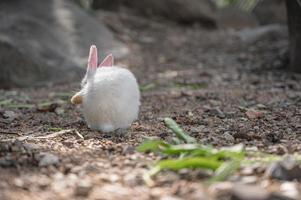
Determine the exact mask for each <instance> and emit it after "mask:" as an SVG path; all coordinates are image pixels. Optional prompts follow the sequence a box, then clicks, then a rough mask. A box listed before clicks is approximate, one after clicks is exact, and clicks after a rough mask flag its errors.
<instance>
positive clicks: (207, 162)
mask: <svg viewBox="0 0 301 200" xmlns="http://www.w3.org/2000/svg"><path fill="white" fill-rule="evenodd" d="M220 165H221V163H220V162H218V161H216V160H212V159H207V158H182V159H176V160H172V159H167V160H161V161H158V162H157V163H156V165H155V167H159V169H160V170H164V169H170V170H180V169H185V168H201V169H210V170H216V169H217V168H218V167H219V166H220Z"/></svg>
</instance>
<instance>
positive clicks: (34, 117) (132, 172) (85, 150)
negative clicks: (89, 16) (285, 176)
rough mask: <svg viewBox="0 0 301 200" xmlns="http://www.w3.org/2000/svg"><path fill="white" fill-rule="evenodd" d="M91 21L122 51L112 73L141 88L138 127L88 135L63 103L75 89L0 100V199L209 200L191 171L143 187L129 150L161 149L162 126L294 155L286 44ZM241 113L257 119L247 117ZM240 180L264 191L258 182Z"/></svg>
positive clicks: (296, 97)
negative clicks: (151, 143) (106, 27)
mask: <svg viewBox="0 0 301 200" xmlns="http://www.w3.org/2000/svg"><path fill="white" fill-rule="evenodd" d="M97 17H100V18H104V19H105V20H106V22H107V23H108V24H110V28H111V29H112V30H113V31H114V32H115V34H116V37H118V38H119V39H120V40H122V41H123V42H125V43H127V44H128V46H129V48H130V49H131V51H132V53H131V54H130V55H129V56H128V57H127V58H125V59H123V60H118V61H117V63H118V64H120V65H126V66H129V68H130V69H131V70H132V71H133V73H134V74H135V75H136V76H137V79H138V81H139V84H140V85H141V88H142V93H141V95H142V98H141V102H142V105H141V111H140V117H139V120H138V121H136V122H135V123H133V125H132V127H131V128H130V130H128V132H127V133H126V134H124V135H120V134H114V133H101V132H97V131H91V130H89V129H88V128H87V126H86V124H85V121H84V119H83V116H82V115H81V111H80V108H78V107H75V106H74V105H71V104H70V101H69V98H70V96H71V95H72V94H73V92H75V91H77V90H78V89H79V82H78V83H73V84H68V85H54V86H53V85H50V86H48V87H41V88H32V89H16V90H13V91H0V98H1V99H0V102H2V105H1V106H0V140H1V142H0V166H1V167H0V180H1V181H0V199H24V200H26V199H31V200H33V199H120V198H122V199H124V200H127V199H139V200H144V199H162V200H163V199H164V200H167V199H168V200H178V199H214V197H213V196H214V195H216V194H215V192H212V191H213V190H212V188H211V189H210V187H209V189H208V186H207V185H206V184H204V178H205V176H206V175H205V174H204V173H203V172H200V171H195V170H191V171H190V170H183V171H180V172H179V173H173V172H164V173H161V174H160V175H158V176H157V177H156V178H155V183H156V184H155V186H153V187H148V186H147V185H146V184H145V183H144V181H143V179H142V175H143V173H144V172H146V171H147V170H148V166H149V164H151V163H153V162H154V161H155V160H156V156H155V155H152V154H148V155H146V154H140V153H137V152H136V150H135V147H136V146H137V145H138V144H140V143H141V142H142V141H143V140H144V139H145V137H159V138H162V139H166V140H168V139H169V136H170V132H169V131H168V130H167V128H166V127H165V126H164V123H163V122H162V118H164V117H172V118H173V119H175V120H176V122H178V123H179V124H180V125H181V126H182V127H183V129H184V130H186V131H187V132H188V133H190V134H191V135H192V136H194V137H196V138H197V139H198V140H199V142H200V143H202V144H209V145H213V146H216V147H220V146H229V145H233V144H238V143H243V144H245V145H246V146H247V147H257V148H258V149H261V150H264V151H265V152H270V153H276V154H280V155H282V154H284V153H294V152H297V153H300V152H301V145H300V140H301V76H300V75H298V74H294V73H290V72H287V71H286V70H285V69H284V67H285V65H286V64H287V48H288V41H287V38H286V37H280V38H279V37H272V36H271V37H267V38H262V39H261V40H259V41H257V42H255V43H253V44H246V43H243V42H241V41H240V40H239V39H238V38H237V37H235V34H233V31H224V30H208V29H204V28H202V27H200V26H198V25H195V26H189V27H188V26H187V27H185V26H178V25H176V24H173V23H170V22H153V21H148V20H146V19H139V18H136V17H133V16H125V15H120V16H116V15H114V16H111V15H105V16H103V15H101V16H100V15H97ZM8 99H10V100H9V102H6V100H8ZM0 104H1V103H0ZM250 108H252V109H255V110H257V111H258V112H259V113H260V116H255V117H252V116H248V115H247V114H246V111H247V110H248V109H250ZM9 111H12V112H9ZM69 129H71V130H70V131H65V132H63V133H62V132H60V133H62V134H61V135H53V133H54V132H57V131H62V130H69ZM76 131H78V133H79V134H80V135H78V134H76ZM81 135H82V136H83V138H81ZM16 138H18V141H16V140H15V139H16ZM57 158H59V160H57ZM45 160H46V161H45ZM248 177H252V178H253V179H252V180H253V182H254V183H257V184H258V185H263V183H264V181H267V180H266V179H265V178H264V177H263V176H262V172H258V173H256V174H251V175H250V174H248ZM248 180H250V179H248ZM231 181H232V182H235V183H240V182H244V181H245V179H244V175H240V176H238V177H236V178H233V180H231ZM299 187H300V186H299ZM271 190H272V189H271ZM217 198H219V199H229V198H230V197H229V198H228V197H227V195H225V196H223V195H222V197H217Z"/></svg>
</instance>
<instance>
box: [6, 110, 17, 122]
mask: <svg viewBox="0 0 301 200" xmlns="http://www.w3.org/2000/svg"><path fill="white" fill-rule="evenodd" d="M3 118H4V119H11V120H13V119H15V118H16V113H15V112H14V111H10V110H6V111H4V113H3Z"/></svg>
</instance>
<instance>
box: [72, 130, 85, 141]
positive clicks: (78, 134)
mask: <svg viewBox="0 0 301 200" xmlns="http://www.w3.org/2000/svg"><path fill="white" fill-rule="evenodd" d="M74 132H75V134H76V135H77V136H78V137H79V138H80V139H85V138H84V136H83V135H82V134H80V133H79V132H78V131H77V130H74Z"/></svg>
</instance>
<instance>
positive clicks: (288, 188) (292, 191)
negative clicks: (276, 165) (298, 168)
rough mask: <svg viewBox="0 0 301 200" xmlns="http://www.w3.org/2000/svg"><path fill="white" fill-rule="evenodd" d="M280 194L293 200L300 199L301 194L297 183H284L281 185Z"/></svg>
mask: <svg viewBox="0 0 301 200" xmlns="http://www.w3.org/2000/svg"><path fill="white" fill-rule="evenodd" d="M280 192H281V194H283V195H284V196H287V197H289V198H291V199H298V198H299V197H300V193H299V191H298V186H297V183H295V182H284V183H282V184H281V185H280Z"/></svg>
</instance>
